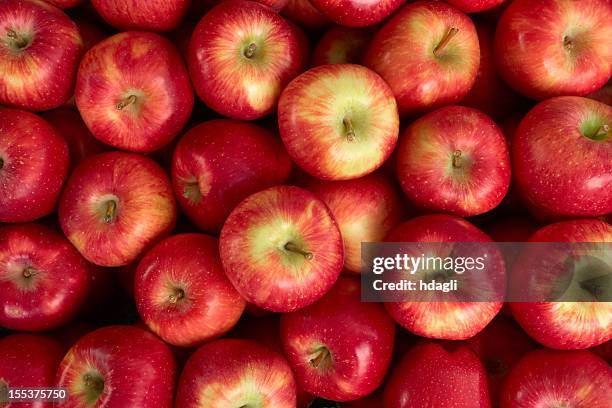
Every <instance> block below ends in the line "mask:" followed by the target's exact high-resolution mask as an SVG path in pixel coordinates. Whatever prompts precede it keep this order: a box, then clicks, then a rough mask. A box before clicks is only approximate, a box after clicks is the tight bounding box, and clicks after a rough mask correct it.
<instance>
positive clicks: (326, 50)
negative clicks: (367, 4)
mask: <svg viewBox="0 0 612 408" xmlns="http://www.w3.org/2000/svg"><path fill="white" fill-rule="evenodd" d="M372 34H373V32H372V30H370V29H360V28H349V27H342V26H333V27H331V28H330V29H329V30H327V31H326V32H325V34H323V36H322V37H321V39H320V40H319V42H318V43H317V45H316V46H315V48H314V50H313V52H312V65H314V66H318V65H325V64H358V63H359V62H360V61H361V59H362V57H363V54H364V53H365V50H366V47H367V46H368V44H369V43H370V39H371V38H372Z"/></svg>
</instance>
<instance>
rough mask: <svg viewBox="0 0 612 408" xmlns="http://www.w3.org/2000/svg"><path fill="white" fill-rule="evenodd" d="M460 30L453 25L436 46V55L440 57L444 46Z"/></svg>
mask: <svg viewBox="0 0 612 408" xmlns="http://www.w3.org/2000/svg"><path fill="white" fill-rule="evenodd" d="M458 32H459V29H458V28H455V27H451V28H450V29H449V30H448V31H447V32H446V34H445V35H444V37H443V38H442V41H440V43H439V44H438V45H436V48H434V50H433V53H434V55H435V56H436V57H438V56H439V55H438V54H439V53H440V51H442V50H443V49H444V47H446V45H447V44H448V43H449V41H450V40H452V38H453V37H454V36H455V35H457V33H458Z"/></svg>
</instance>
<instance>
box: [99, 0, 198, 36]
mask: <svg viewBox="0 0 612 408" xmlns="http://www.w3.org/2000/svg"><path fill="white" fill-rule="evenodd" d="M91 3H92V4H93V6H94V7H95V8H96V11H97V12H98V14H100V16H102V18H103V19H104V20H106V22H107V23H108V24H110V25H112V26H113V27H115V28H118V29H119V30H122V31H126V30H145V31H170V30H173V29H174V28H176V27H178V25H179V24H180V22H181V20H182V19H183V17H184V16H185V14H186V13H187V9H188V8H189V5H190V4H191V1H190V0H91Z"/></svg>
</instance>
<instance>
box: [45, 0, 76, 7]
mask: <svg viewBox="0 0 612 408" xmlns="http://www.w3.org/2000/svg"><path fill="white" fill-rule="evenodd" d="M44 1H45V2H46V3H49V4H52V5H54V6H55V7H57V8H61V9H67V8H72V7H75V6H78V5H79V4H81V3H83V0H44Z"/></svg>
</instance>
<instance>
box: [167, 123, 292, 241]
mask: <svg viewBox="0 0 612 408" xmlns="http://www.w3.org/2000/svg"><path fill="white" fill-rule="evenodd" d="M290 172H291V159H290V158H289V155H288V154H287V152H286V151H285V148H284V147H283V145H282V143H281V142H280V141H279V140H278V139H277V138H276V137H274V135H273V134H272V133H271V132H269V131H267V130H266V129H264V128H262V127H260V126H258V125H254V124H251V123H245V122H239V121H236V120H228V119H217V120H211V121H208V122H204V123H202V124H200V125H198V126H195V127H194V128H192V129H190V130H189V131H188V132H187V133H186V134H185V136H183V137H182V138H181V139H180V141H179V143H178V145H177V146H176V149H175V150H174V155H173V158H172V184H173V186H174V191H175V193H176V197H177V200H178V202H179V204H180V205H181V208H182V209H183V211H184V212H185V214H186V215H187V216H188V217H189V219H190V220H192V221H193V222H194V223H195V224H196V225H197V226H198V228H201V229H203V230H205V231H210V232H214V233H218V232H219V231H220V230H221V227H222V226H223V222H224V221H225V219H226V218H227V216H228V215H229V213H230V212H231V211H232V210H233V209H234V207H236V205H238V203H240V201H242V200H243V199H245V198H246V197H248V196H249V195H251V194H253V193H256V192H258V191H261V190H264V189H266V188H268V187H272V186H274V185H278V184H283V183H284V182H285V181H287V179H288V178H289V173H290Z"/></svg>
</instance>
